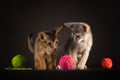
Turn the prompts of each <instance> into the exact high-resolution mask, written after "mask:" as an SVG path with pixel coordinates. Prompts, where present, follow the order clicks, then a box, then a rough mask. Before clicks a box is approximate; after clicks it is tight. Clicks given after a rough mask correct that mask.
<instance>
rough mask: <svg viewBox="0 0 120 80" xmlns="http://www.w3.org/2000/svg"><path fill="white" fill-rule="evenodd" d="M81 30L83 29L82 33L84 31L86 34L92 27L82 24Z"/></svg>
mask: <svg viewBox="0 0 120 80" xmlns="http://www.w3.org/2000/svg"><path fill="white" fill-rule="evenodd" d="M80 28H81V29H82V31H84V32H88V31H90V26H89V25H88V24H86V23H81V24H80Z"/></svg>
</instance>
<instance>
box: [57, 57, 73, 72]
mask: <svg viewBox="0 0 120 80" xmlns="http://www.w3.org/2000/svg"><path fill="white" fill-rule="evenodd" d="M74 64H75V60H74V59H73V58H72V57H71V56H70V55H64V56H62V57H61V58H60V60H59V66H60V68H61V70H72V69H73V67H74Z"/></svg>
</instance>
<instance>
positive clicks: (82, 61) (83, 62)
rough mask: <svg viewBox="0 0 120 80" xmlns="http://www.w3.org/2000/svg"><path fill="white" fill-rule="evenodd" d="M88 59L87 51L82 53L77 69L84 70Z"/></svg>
mask: <svg viewBox="0 0 120 80" xmlns="http://www.w3.org/2000/svg"><path fill="white" fill-rule="evenodd" d="M88 57H89V50H85V51H83V53H82V56H81V59H80V61H79V63H78V66H77V68H78V69H85V68H86V62H87V59H88Z"/></svg>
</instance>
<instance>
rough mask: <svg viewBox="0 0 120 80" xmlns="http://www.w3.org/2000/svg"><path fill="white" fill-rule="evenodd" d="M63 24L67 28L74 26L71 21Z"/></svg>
mask: <svg viewBox="0 0 120 80" xmlns="http://www.w3.org/2000/svg"><path fill="white" fill-rule="evenodd" d="M64 25H65V26H66V27H67V28H69V29H71V30H72V29H73V27H74V24H73V22H67V23H64Z"/></svg>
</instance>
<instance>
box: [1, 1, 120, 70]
mask: <svg viewBox="0 0 120 80" xmlns="http://www.w3.org/2000/svg"><path fill="white" fill-rule="evenodd" d="M1 17H2V24H3V25H1V29H0V30H1V31H0V32H1V45H2V46H1V49H0V62H1V63H0V68H1V69H3V68H5V67H9V66H11V64H10V60H11V58H12V57H13V56H15V55H17V54H21V55H24V56H25V57H26V60H27V63H26V67H33V65H34V63H33V54H32V53H31V52H30V51H29V49H28V45H27V36H28V34H29V33H31V32H34V33H37V32H39V31H45V30H49V29H53V28H55V27H59V26H61V25H63V23H65V22H70V21H74V22H75V21H77V22H86V23H88V24H89V25H90V26H91V29H92V33H93V47H92V50H91V52H90V56H89V59H88V61H87V65H88V68H89V69H97V68H101V60H102V59H103V58H104V57H110V58H112V60H113V68H114V69H118V68H119V67H120V62H119V61H120V60H119V57H120V51H119V50H118V48H119V47H118V45H119V42H118V41H119V40H118V38H119V33H118V32H119V4H117V2H102V1H101V2H99V1H98V2H96V3H95V2H90V1H89V2H80V1H79V2H78V1H76V2H75V1H66V2H65V1H57V0H56V1H49V2H47V1H41V0H40V1H39V2H35V1H29V2H23V1H17V2H12V1H10V2H5V3H1ZM69 33H70V31H69V29H67V28H65V27H64V28H63V29H62V32H61V33H60V44H59V53H58V57H57V60H59V57H60V56H62V55H63V54H64V51H63V49H64V44H65V43H66V41H67V38H68V37H69Z"/></svg>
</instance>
